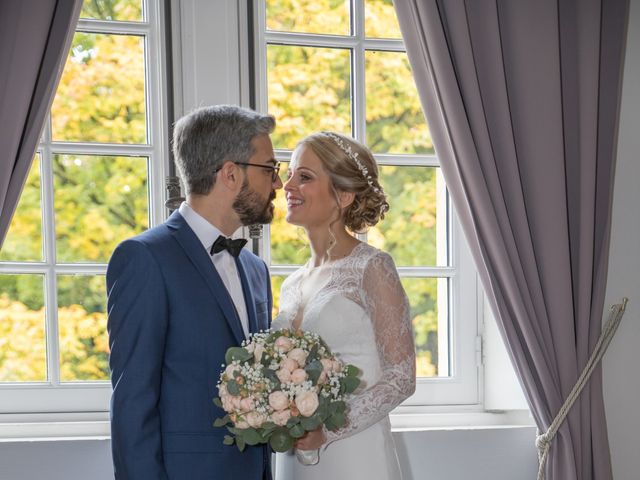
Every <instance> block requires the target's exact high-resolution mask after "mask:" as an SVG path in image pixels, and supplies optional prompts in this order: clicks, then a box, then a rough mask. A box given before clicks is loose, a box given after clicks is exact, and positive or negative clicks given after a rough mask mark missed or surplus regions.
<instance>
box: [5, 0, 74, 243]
mask: <svg viewBox="0 0 640 480" xmlns="http://www.w3.org/2000/svg"><path fill="white" fill-rule="evenodd" d="M81 6H82V0H57V1H54V0H50V1H42V0H6V1H2V2H0V125H2V129H0V152H1V153H0V248H1V247H2V243H3V241H4V238H5V236H6V234H7V230H8V229H9V224H10V223H11V218H12V217H13V213H14V211H15V209H16V206H17V203H18V199H19V198H20V194H21V192H22V188H23V186H24V183H25V181H26V178H27V174H28V173H29V168H30V166H31V162H32V160H33V156H34V154H35V151H36V148H37V145H38V142H39V140H40V135H41V132H42V128H43V125H44V121H45V118H46V116H47V112H48V111H49V108H50V106H51V102H52V101H53V97H54V94H55V91H56V88H57V85H58V81H59V80H60V75H61V73H62V68H63V67H64V63H65V59H66V55H67V52H68V51H69V46H70V45H71V40H72V38H73V33H74V29H75V26H76V23H77V21H78V17H79V15H80V8H81Z"/></svg>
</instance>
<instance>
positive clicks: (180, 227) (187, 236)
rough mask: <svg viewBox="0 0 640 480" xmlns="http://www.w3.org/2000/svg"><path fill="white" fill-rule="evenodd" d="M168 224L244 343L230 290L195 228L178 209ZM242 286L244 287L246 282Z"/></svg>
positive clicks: (240, 341) (236, 334)
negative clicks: (194, 231) (194, 230)
mask: <svg viewBox="0 0 640 480" xmlns="http://www.w3.org/2000/svg"><path fill="white" fill-rule="evenodd" d="M166 224H167V226H168V227H169V228H171V229H172V230H173V235H174V237H175V238H176V240H177V241H178V243H179V244H180V246H181V247H182V249H183V250H184V252H185V253H186V255H187V257H189V260H191V263H192V264H193V265H194V267H196V270H198V272H199V273H200V275H202V277H203V278H204V280H205V282H206V284H207V286H208V287H209V290H211V293H213V296H214V297H215V299H216V300H217V301H218V304H219V305H220V307H221V308H222V312H223V314H224V317H225V320H226V321H227V323H228V324H229V327H230V328H231V331H232V332H233V336H234V337H235V339H236V342H237V343H238V344H240V343H242V341H243V340H244V333H243V332H242V326H241V325H240V319H239V318H238V314H237V313H236V309H235V307H234V306H233V300H231V296H230V295H229V292H228V291H227V289H226V287H225V286H224V283H223V282H222V279H221V278H220V275H219V274H218V271H217V270H216V269H215V267H214V266H213V262H211V258H210V257H209V254H208V253H207V251H206V250H205V249H204V248H203V246H202V243H200V240H198V237H197V236H196V234H195V233H193V230H191V228H190V227H189V225H188V224H187V222H186V221H185V220H184V218H183V217H182V215H180V213H178V212H177V211H175V212H174V213H173V214H172V215H171V216H170V217H169V219H168V220H167V222H166ZM242 286H243V288H244V282H243V284H242ZM252 303H253V302H252ZM254 316H255V312H254Z"/></svg>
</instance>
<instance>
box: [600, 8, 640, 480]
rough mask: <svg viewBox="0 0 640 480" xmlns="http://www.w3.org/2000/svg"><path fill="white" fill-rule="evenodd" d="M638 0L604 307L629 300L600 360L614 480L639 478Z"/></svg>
mask: <svg viewBox="0 0 640 480" xmlns="http://www.w3.org/2000/svg"><path fill="white" fill-rule="evenodd" d="M639 126H640V0H631V11H630V20H629V33H628V37H627V55H626V59H625V71H624V79H623V86H622V111H621V117H620V135H619V140H618V163H617V166H616V178H615V182H616V184H615V192H614V199H613V224H612V228H613V230H612V232H613V233H612V237H611V256H610V259H609V278H608V284H607V297H606V302H607V305H609V304H612V303H617V302H619V301H620V299H621V297H623V296H626V297H628V298H629V304H628V306H627V311H626V313H625V315H624V317H623V319H622V323H621V325H620V327H619V330H618V332H617V334H616V336H615V337H614V339H613V341H612V342H611V345H610V346H609V350H608V351H607V354H606V355H605V357H604V360H603V369H604V370H603V372H604V399H605V407H606V414H607V423H608V428H609V443H610V447H611V456H612V461H613V473H614V475H613V477H614V478H615V479H616V480H637V479H638V478H640V415H639V414H638V406H639V405H640V375H638V364H640V348H638V346H639V345H640V186H639V182H640V127H639Z"/></svg>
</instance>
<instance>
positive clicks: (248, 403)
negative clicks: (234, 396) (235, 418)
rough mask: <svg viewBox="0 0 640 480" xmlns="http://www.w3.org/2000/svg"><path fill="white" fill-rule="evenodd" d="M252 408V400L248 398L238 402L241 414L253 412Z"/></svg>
mask: <svg viewBox="0 0 640 480" xmlns="http://www.w3.org/2000/svg"><path fill="white" fill-rule="evenodd" d="M253 407H254V404H253V398H251V397H249V398H243V399H242V400H240V411H241V412H249V411H251V410H253Z"/></svg>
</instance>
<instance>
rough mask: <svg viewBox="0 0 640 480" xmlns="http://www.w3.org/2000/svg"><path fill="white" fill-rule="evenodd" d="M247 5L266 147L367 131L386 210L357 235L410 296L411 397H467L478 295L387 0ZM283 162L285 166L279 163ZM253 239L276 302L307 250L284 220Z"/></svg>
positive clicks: (474, 364)
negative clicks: (385, 259)
mask: <svg viewBox="0 0 640 480" xmlns="http://www.w3.org/2000/svg"><path fill="white" fill-rule="evenodd" d="M254 5H255V12H254V15H255V18H254V25H255V40H256V45H255V52H256V72H257V74H256V85H255V90H256V97H257V105H258V108H259V109H260V110H261V111H265V112H266V111H268V112H270V113H272V114H273V115H275V117H276V119H277V127H276V131H275V132H274V134H273V142H274V147H275V149H276V155H277V157H278V159H279V160H280V161H283V162H288V161H290V156H291V151H292V149H293V148H294V147H295V145H296V142H297V141H298V140H299V139H301V138H302V137H303V136H305V135H307V134H310V133H312V132H314V131H318V130H334V131H338V132H341V133H345V134H348V135H352V136H353V137H355V138H356V139H358V140H360V141H362V142H364V143H366V144H367V145H368V146H369V147H370V148H371V150H372V151H373V153H374V155H375V157H376V160H377V162H378V164H379V165H380V172H381V175H380V176H381V183H382V185H383V187H384V188H385V191H386V192H387V193H388V195H389V197H390V202H389V203H390V204H391V210H390V212H389V214H388V215H387V218H385V220H384V221H383V222H382V223H380V224H379V225H377V226H376V227H375V228H372V229H370V230H369V232H368V233H367V234H365V235H360V238H361V239H362V240H365V241H367V242H368V243H370V244H372V245H374V246H375V247H378V248H381V249H383V250H385V251H387V252H389V253H390V254H391V255H392V256H393V258H394V260H395V262H396V265H397V266H398V271H399V274H400V276H401V278H402V283H403V285H404V287H405V290H406V291H407V294H408V296H409V300H410V303H411V308H412V310H411V315H412V321H413V327H414V330H415V340H416V350H417V351H416V353H417V372H418V377H419V378H418V389H417V392H416V395H414V397H412V398H411V399H409V400H408V401H407V404H409V405H411V404H415V405H442V404H448V405H450V404H477V403H479V395H478V368H479V362H478V358H479V355H478V354H477V353H478V352H477V345H478V337H477V335H478V333H477V332H478V311H479V310H478V308H477V305H478V298H477V297H478V296H477V292H476V275H475V271H474V268H473V266H472V261H471V258H470V255H469V252H468V251H467V248H466V246H465V245H464V244H463V243H464V242H463V239H462V235H461V232H460V228H459V225H458V222H457V221H456V217H455V212H454V211H453V208H452V206H451V203H450V201H449V196H448V194H447V189H446V185H445V184H444V181H443V179H442V175H441V173H440V168H439V162H438V158H437V156H436V155H435V151H434V149H433V144H432V142H431V137H430V134H429V127H428V125H427V124H426V123H425V121H424V116H423V113H422V109H421V106H420V102H419V99H418V94H417V91H416V88H415V84H414V81H413V78H412V75H411V70H410V67H409V62H408V59H407V55H406V53H405V50H404V44H403V42H402V39H401V35H400V30H399V27H398V23H397V20H396V16H395V11H394V8H393V4H392V0H352V1H348V0H322V1H320V0H296V1H293V0H260V1H257V2H254ZM283 170H286V168H283ZM276 211H277V214H276V219H275V221H274V223H273V224H272V226H271V228H270V229H268V234H266V235H265V238H264V240H263V243H262V251H263V255H264V256H265V258H266V259H267V261H268V263H269V264H270V268H271V273H272V275H273V280H272V281H273V291H274V296H275V298H274V300H275V302H274V303H275V308H276V311H277V303H278V292H279V289H280V286H281V284H282V281H283V279H284V278H285V277H286V276H287V275H288V274H290V273H292V272H293V271H295V269H296V268H298V266H299V265H300V264H302V263H304V262H305V261H306V259H307V258H308V256H309V249H308V247H307V246H306V241H305V235H304V232H303V231H301V230H298V229H296V228H295V227H293V226H290V225H288V224H287V223H286V222H285V221H284V212H285V211H286V202H285V200H284V196H283V195H280V196H279V197H278V204H277V209H276Z"/></svg>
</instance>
